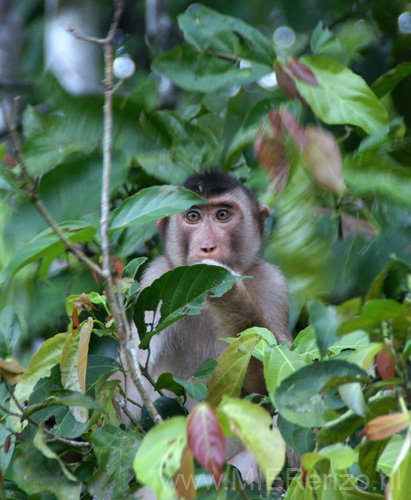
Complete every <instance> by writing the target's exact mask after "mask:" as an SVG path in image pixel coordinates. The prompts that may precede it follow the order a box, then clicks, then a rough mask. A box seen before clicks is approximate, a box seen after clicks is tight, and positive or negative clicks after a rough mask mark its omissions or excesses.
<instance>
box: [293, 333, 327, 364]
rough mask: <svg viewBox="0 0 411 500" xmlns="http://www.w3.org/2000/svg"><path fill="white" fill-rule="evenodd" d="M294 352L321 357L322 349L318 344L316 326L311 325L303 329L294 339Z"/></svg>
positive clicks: (316, 357)
mask: <svg viewBox="0 0 411 500" xmlns="http://www.w3.org/2000/svg"><path fill="white" fill-rule="evenodd" d="M291 349H292V351H293V352H296V353H297V354H308V355H309V356H310V358H311V359H319V358H320V349H319V348H318V344H317V337H316V335H315V331H314V328H313V327H312V326H311V325H310V326H307V328H304V330H301V331H300V332H299V333H298V335H297V337H296V338H295V339H294V342H293V345H292V346H291Z"/></svg>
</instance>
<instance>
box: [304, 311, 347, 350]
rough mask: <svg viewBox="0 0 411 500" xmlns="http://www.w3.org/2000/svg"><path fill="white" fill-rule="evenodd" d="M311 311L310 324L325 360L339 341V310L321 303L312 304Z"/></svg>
mask: <svg viewBox="0 0 411 500" xmlns="http://www.w3.org/2000/svg"><path fill="white" fill-rule="evenodd" d="M308 309H309V311H310V323H311V325H312V327H313V328H314V331H315V334H316V337H317V344H318V347H319V348H320V354H321V357H322V358H323V357H324V356H325V355H326V354H327V351H328V349H329V348H330V347H331V346H332V345H333V344H335V342H337V340H338V335H337V329H338V326H339V324H340V322H339V320H338V316H337V310H336V308H335V307H333V306H328V307H326V306H324V304H322V303H321V302H311V303H310V304H309V306H308Z"/></svg>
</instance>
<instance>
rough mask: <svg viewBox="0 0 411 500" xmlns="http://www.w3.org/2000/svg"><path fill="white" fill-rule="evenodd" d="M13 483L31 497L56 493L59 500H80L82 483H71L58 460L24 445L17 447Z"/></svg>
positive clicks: (28, 445) (12, 471)
mask: <svg viewBox="0 0 411 500" xmlns="http://www.w3.org/2000/svg"><path fill="white" fill-rule="evenodd" d="M11 474H12V478H13V481H15V483H16V484H17V485H18V486H19V487H20V488H21V489H22V490H24V491H25V492H26V493H28V494H29V495H34V494H36V493H40V494H44V493H46V492H49V493H54V495H55V496H56V498H57V500H79V498H80V493H81V482H79V481H76V482H74V481H70V480H69V479H67V477H66V476H65V474H64V472H63V471H62V469H61V467H60V465H59V463H58V462H57V460H53V459H51V458H47V457H45V456H44V455H43V454H42V453H40V451H38V450H37V449H36V448H34V447H33V444H32V443H29V442H28V443H24V444H22V445H20V446H18V447H17V449H16V452H15V456H14V460H13V462H12V464H11Z"/></svg>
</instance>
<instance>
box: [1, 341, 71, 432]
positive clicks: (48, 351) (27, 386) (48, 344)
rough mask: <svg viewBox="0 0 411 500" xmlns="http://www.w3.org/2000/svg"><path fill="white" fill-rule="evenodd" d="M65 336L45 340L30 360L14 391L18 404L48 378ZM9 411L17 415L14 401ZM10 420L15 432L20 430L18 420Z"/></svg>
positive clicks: (56, 360)
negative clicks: (41, 380)
mask: <svg viewBox="0 0 411 500" xmlns="http://www.w3.org/2000/svg"><path fill="white" fill-rule="evenodd" d="M67 336H68V333H58V334H57V335H55V336H54V337H52V338H51V339H48V340H46V341H45V342H43V344H42V345H41V347H40V349H39V350H38V351H37V352H36V353H35V354H34V356H33V357H32V358H31V361H30V363H29V366H28V367H27V370H26V371H25V372H24V373H23V375H22V376H21V378H20V380H19V382H18V383H17V385H16V388H15V391H14V396H15V399H16V401H18V403H19V404H23V403H24V402H25V401H27V400H28V399H29V397H30V394H31V392H32V390H33V388H34V386H35V385H36V384H37V382H38V381H39V380H40V379H41V378H43V377H48V376H49V375H50V372H51V369H52V367H53V366H54V365H56V364H57V363H59V362H60V357H61V352H62V350H63V346H64V343H65V341H66V338H67ZM10 410H11V411H12V412H14V413H19V409H18V408H17V405H16V402H15V401H14V399H13V401H12V402H11V405H10ZM11 420H12V423H13V428H14V429H15V430H16V431H17V430H18V429H21V424H20V421H19V419H17V418H16V417H11Z"/></svg>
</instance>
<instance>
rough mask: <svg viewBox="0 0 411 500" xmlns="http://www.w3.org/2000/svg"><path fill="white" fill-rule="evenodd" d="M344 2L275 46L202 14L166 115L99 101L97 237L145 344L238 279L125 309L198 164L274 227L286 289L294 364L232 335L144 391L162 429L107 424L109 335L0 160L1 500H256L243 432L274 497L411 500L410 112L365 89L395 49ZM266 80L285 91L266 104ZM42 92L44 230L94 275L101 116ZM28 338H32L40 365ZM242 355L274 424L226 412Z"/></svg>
mask: <svg viewBox="0 0 411 500" xmlns="http://www.w3.org/2000/svg"><path fill="white" fill-rule="evenodd" d="M234 3H235V2H234ZM296 3H298V4H299V5H300V4H301V2H296ZM321 3H322V2H318V4H319V5H321ZM378 3H379V4H380V3H381V4H383V5H386V6H389V7H390V8H391V7H392V5H391V4H392V2H390V3H385V2H378ZM339 4H340V2H332V8H331V7H329V8H328V7H327V9H328V11H329V14H327V16H332V20H331V21H330V20H328V21H329V25H330V26H332V28H330V29H328V28H326V27H325V26H324V24H323V23H322V22H319V23H318V24H317V25H316V26H315V25H314V24H312V25H311V26H308V27H307V26H305V27H303V25H304V22H303V21H301V20H298V19H297V18H296V19H295V23H296V25H297V24H300V25H301V32H300V33H297V36H296V39H295V42H294V43H292V44H291V45H289V46H281V44H279V43H278V39H277V38H276V33H274V37H272V35H273V34H272V33H268V34H264V32H263V30H260V29H257V28H256V27H253V26H251V24H248V23H246V22H245V21H242V20H240V19H239V18H237V17H232V16H230V15H227V14H223V13H221V12H217V11H215V10H213V9H211V8H209V7H205V6H201V5H193V6H191V7H190V8H189V9H187V10H186V11H185V12H184V13H182V14H180V15H179V16H178V24H179V27H180V29H181V30H182V33H183V35H184V40H185V41H184V43H182V44H181V45H180V46H177V47H175V48H173V49H171V50H170V51H169V52H168V53H166V54H161V55H159V56H158V57H156V58H155V59H154V61H153V62H152V70H153V72H154V73H155V74H157V76H158V75H159V74H161V75H162V77H166V78H168V79H169V80H170V81H171V82H173V84H174V85H176V86H177V87H178V88H179V89H181V92H180V94H179V99H178V102H177V104H176V106H175V109H173V110H164V109H161V107H160V104H159V100H158V93H161V92H160V91H158V90H157V87H156V84H155V82H154V80H153V79H150V78H148V77H147V78H145V77H144V78H142V77H141V76H140V80H139V79H138V78H137V77H136V78H135V79H134V80H131V82H132V83H130V84H129V86H128V87H127V86H126V87H124V89H123V90H122V92H123V93H121V92H120V93H118V94H117V95H116V96H115V97H114V102H113V112H114V122H115V127H114V130H113V139H114V146H113V170H112V178H113V182H112V186H111V204H112V212H111V218H110V236H111V245H112V249H113V251H114V254H115V255H116V256H117V259H116V260H114V264H115V267H116V270H117V273H118V278H119V280H118V293H120V294H122V295H123V297H124V302H125V304H126V307H127V313H128V314H129V317H130V318H131V317H133V318H134V321H135V323H136V325H137V326H138V330H139V333H140V338H141V341H142V343H141V347H142V348H147V347H148V346H149V342H150V339H151V338H152V337H153V336H154V335H161V332H162V330H164V328H166V327H167V326H168V325H170V324H171V323H172V322H174V321H177V320H179V319H180V318H182V317H184V316H186V315H188V314H198V313H199V312H200V310H201V307H202V303H203V301H204V299H205V298H206V296H207V294H208V293H209V292H210V291H211V292H212V293H214V294H216V295H217V296H220V295H222V294H223V293H225V292H226V291H227V290H228V289H229V288H230V287H231V286H232V285H233V284H234V283H235V281H236V280H238V279H242V277H238V276H232V275H231V274H230V273H229V272H228V271H226V270H225V269H223V268H220V267H215V266H205V265H196V266H192V267H187V266H185V267H182V268H177V269H175V270H173V271H171V272H169V273H167V274H166V275H164V276H162V277H161V278H159V279H158V280H156V281H155V282H154V283H153V284H152V285H151V286H150V287H148V288H146V289H145V290H144V291H142V292H141V293H139V284H138V280H139V276H140V274H139V273H140V271H141V270H140V266H141V265H142V264H143V262H144V260H145V257H146V256H149V257H153V256H155V255H156V252H157V250H156V249H155V247H156V243H158V240H157V237H156V236H155V230H154V228H153V221H154V220H156V219H159V218H162V217H165V216H168V215H170V214H174V213H178V212H180V211H182V210H186V209H187V207H190V206H191V205H192V204H193V203H194V202H195V201H196V200H197V199H198V197H196V196H195V195H193V193H191V192H188V191H186V190H184V189H182V188H180V187H176V185H177V184H179V183H180V182H181V181H183V180H184V179H185V177H186V176H187V175H189V174H190V173H193V172H197V171H200V170H201V169H204V168H206V167H210V166H212V165H215V164H220V165H222V168H223V169H224V170H225V171H227V172H230V173H231V174H232V175H234V176H236V177H238V178H240V179H241V180H243V181H245V182H246V184H247V185H249V186H250V187H251V188H253V189H254V190H255V191H257V192H258V194H259V195H260V198H261V199H262V200H263V201H265V202H266V203H268V204H269V205H270V207H271V208H274V209H275V211H276V218H275V219H274V218H273V217H270V218H269V220H268V224H267V226H268V228H267V245H266V257H267V259H268V260H272V261H275V262H277V263H279V265H280V266H281V268H282V269H283V270H284V272H285V273H286V274H287V278H288V281H289V286H290V293H291V311H290V318H291V323H292V327H293V329H294V333H295V340H294V342H293V344H292V345H291V346H286V345H285V344H279V345H277V344H276V342H275V339H274V337H273V336H272V335H271V334H270V333H269V332H267V331H265V330H263V329H259V328H253V329H250V330H248V331H246V332H244V333H243V334H242V335H240V336H239V337H238V338H237V339H232V343H231V344H230V345H228V346H227V349H226V350H225V351H224V352H223V353H222V354H221V356H220V357H219V359H218V366H219V370H215V367H216V363H215V362H213V361H212V360H207V362H206V363H205V364H204V365H202V366H201V367H199V370H198V371H197V372H196V373H195V374H194V375H193V377H191V378H190V380H188V381H185V380H179V379H177V378H174V377H173V376H172V375H170V374H163V375H162V376H161V377H160V378H159V380H158V381H155V382H156V389H158V390H162V389H168V390H169V391H171V392H173V393H174V394H176V396H178V400H177V401H178V403H175V404H174V403H173V404H171V405H167V407H168V414H166V416H167V417H169V418H168V419H167V420H166V421H165V422H163V423H162V424H160V425H157V426H154V427H151V423H150V425H146V424H145V423H144V422H143V428H141V427H140V425H138V426H137V427H126V426H124V425H123V424H121V423H120V421H119V417H118V414H117V412H116V401H115V394H116V391H120V392H121V391H122V389H121V388H120V383H119V381H118V380H117V378H116V376H115V375H114V374H115V373H117V372H118V371H119V370H121V366H120V364H119V363H118V362H117V361H116V349H115V347H116V345H117V342H118V334H117V331H116V326H115V324H114V323H113V320H112V316H111V311H110V308H109V306H108V303H107V298H106V296H105V294H104V292H103V289H102V286H101V284H100V283H99V282H97V283H96V281H94V280H93V278H92V275H91V273H90V272H89V271H88V270H87V269H86V268H85V266H84V265H83V264H80V263H79V262H77V261H76V260H75V259H74V258H73V257H72V256H69V255H67V254H66V253H65V250H64V246H63V245H62V244H61V243H60V242H59V240H58V239H57V238H56V237H55V236H54V234H53V232H52V230H51V229H50V228H48V227H47V226H46V223H45V222H44V221H43V220H42V219H41V218H40V216H39V215H38V214H37V213H36V212H35V209H34V208H33V207H32V205H31V203H30V200H29V199H28V197H27V193H26V191H25V186H24V182H22V179H21V176H20V173H21V171H20V167H19V165H17V166H15V165H14V162H13V160H12V159H11V158H10V156H8V155H6V154H5V149H4V148H3V149H2V150H1V151H2V156H3V167H4V169H3V171H2V174H1V177H0V189H1V191H2V193H4V195H5V196H4V199H5V201H7V202H8V203H9V205H10V207H11V208H6V205H3V206H2V211H3V212H4V215H5V216H7V224H6V226H5V227H4V228H3V234H2V237H3V240H4V242H3V243H2V246H3V247H5V248H6V246H5V242H8V245H9V247H8V250H7V257H8V258H7V259H6V258H3V259H2V261H1V264H2V265H3V267H2V270H1V273H0V283H1V286H2V289H1V296H0V305H1V306H2V310H1V312H0V355H1V357H2V360H0V371H1V380H2V383H1V385H0V413H1V416H2V421H1V424H2V425H1V427H0V443H1V453H0V469H1V474H2V481H1V484H0V491H1V496H2V497H4V498H16V499H17V498H19V499H25V498H33V499H34V498H41V499H51V498H58V499H59V498H62V499H63V498H64V499H66V498H68V499H73V500H74V499H78V498H84V499H87V498H99V499H104V498H110V499H116V498H118V499H120V498H121V499H126V498H133V497H134V495H135V494H136V490H137V488H138V487H139V486H141V485H147V486H149V487H150V488H151V489H153V490H154V491H155V492H156V494H157V495H158V497H159V498H161V499H167V500H168V499H172V498H176V497H177V495H178V497H179V498H194V497H195V495H196V494H197V495H198V497H199V498H215V487H216V486H217V487H220V491H219V498H237V497H239V495H240V494H241V495H242V498H244V496H246V497H247V498H253V496H255V495H256V493H255V491H256V490H255V488H254V489H252V486H247V487H246V486H245V485H244V483H243V482H242V481H238V479H239V477H238V474H237V471H235V470H233V468H232V467H230V466H229V465H227V464H225V463H224V457H225V449H226V438H228V437H230V438H233V436H235V438H236V439H237V440H240V441H241V442H242V443H244V445H245V446H246V447H247V448H248V449H249V450H250V451H251V453H252V454H253V455H254V457H255V459H256V461H257V463H258V466H259V467H260V468H261V471H262V476H263V477H264V478H265V482H266V488H265V489H264V491H265V493H264V494H265V495H266V496H267V497H268V496H269V495H270V487H271V482H272V480H273V479H274V477H275V476H277V475H278V476H280V477H282V479H283V481H284V484H285V486H286V488H287V493H286V496H285V498H286V499H297V500H309V499H312V498H316V499H321V500H328V499H331V498H333V499H334V498H337V494H338V498H339V499H344V500H345V499H347V500H352V499H354V498H355V499H364V500H379V499H381V500H382V499H383V498H384V491H385V493H386V498H390V499H392V500H403V499H406V498H408V495H409V493H408V492H409V489H410V487H411V484H410V483H411V479H410V478H411V474H410V468H411V425H410V418H411V417H410V411H411V381H410V378H409V377H410V375H409V372H410V370H409V366H410V362H411V359H410V356H411V259H410V254H409V248H410V246H409V244H410V238H409V237H410V224H411V217H410V209H411V197H410V196H409V193H411V175H410V172H411V170H410V163H409V158H410V140H409V138H410V130H409V129H408V127H407V124H409V120H410V116H407V115H406V113H405V112H404V114H405V118H404V117H403V116H401V110H399V109H398V108H397V106H396V103H397V102H398V101H397V99H396V97H395V93H396V91H397V90H398V88H399V87H398V86H401V83H403V82H404V81H406V79H407V78H409V75H410V74H411V66H410V64H409V63H402V64H398V65H397V66H396V67H390V68H386V69H387V70H388V69H389V71H386V72H384V71H380V72H379V74H378V75H373V78H372V79H370V77H369V75H368V74H366V72H365V71H363V72H362V71H361V70H362V69H364V67H363V66H362V65H361V62H362V61H363V60H364V59H365V58H366V57H367V51H368V50H369V51H371V47H372V46H373V44H374V46H376V47H378V46H380V45H378V44H380V43H381V39H383V38H384V37H388V36H390V37H391V39H392V40H395V41H396V42H398V39H397V38H396V37H395V35H393V32H392V29H391V27H388V28H387V27H386V26H387V25H386V24H385V23H388V24H389V21H390V20H389V19H388V20H387V19H381V17H380V15H379V12H378V11H377V10H378V9H377V10H376V7H375V6H369V5H368V3H367V2H365V5H363V7H362V8H365V9H366V12H367V18H366V19H362V20H357V19H356V18H355V16H356V14H355V10H354V9H353V10H348V11H345V12H343V11H342V9H343V7H341V6H340V5H339ZM327 6H328V3H327ZM386 8H388V7H386ZM393 9H394V7H393ZM395 9H396V12H397V11H398V15H399V14H400V13H401V12H402V10H401V9H403V10H405V4H403V3H402V2H397V3H396V5H395ZM382 10H383V9H382ZM283 13H284V14H285V13H287V6H285V5H284V6H283ZM310 16H311V14H310ZM310 16H308V18H309V19H311V21H312V17H310ZM390 26H391V25H390ZM303 30H305V31H304V32H303ZM294 36H295V33H294ZM403 36H404V37H405V38H407V37H408V39H407V40H408V41H409V36H410V35H403ZM362 58H364V59H362ZM273 68H274V70H275V75H276V79H277V85H275V86H273V87H268V86H267V85H266V81H267V80H264V77H267V76H268V75H270V76H271V77H272V75H271V73H272V72H273ZM360 73H364V74H360ZM370 82H372V85H369V83H370ZM36 83H37V84H38V88H37V89H36V90H35V93H34V95H33V96H32V100H33V102H32V103H31V105H28V106H27V107H26V109H25V111H24V113H23V119H22V124H23V156H24V159H25V162H26V163H27V167H28V170H29V173H30V175H31V176H32V177H33V178H36V180H37V187H38V192H39V195H40V197H41V198H42V199H43V201H44V203H45V204H46V206H47V207H48V208H49V210H50V212H51V214H52V215H53V217H54V219H55V220H56V221H57V223H58V224H59V227H60V228H61V229H62V230H63V231H64V233H65V234H66V235H67V237H68V238H69V239H70V241H71V242H72V243H75V244H76V245H81V247H82V248H83V249H84V250H85V251H86V253H87V255H90V256H91V257H92V258H93V259H94V260H95V261H96V262H98V259H99V256H100V244H101V241H100V231H99V228H98V223H97V222H96V221H97V218H98V211H99V197H100V194H99V193H100V186H101V154H102V145H101V134H102V110H101V108H102V99H101V97H99V96H88V97H87V98H85V97H73V96H69V95H67V94H66V93H65V92H64V91H63V90H62V89H61V88H59V87H58V85H57V83H56V82H55V81H54V80H53V79H52V77H51V76H50V75H48V76H46V77H45V78H44V79H42V80H40V78H39V80H38V82H36ZM43 102H45V103H46V104H47V107H46V109H47V112H46V113H43V111H39V107H37V104H39V103H43ZM34 104H35V105H36V106H34ZM40 109H44V108H40ZM253 147H254V151H255V157H256V158H257V160H256V159H255V158H254V157H253V155H252V149H253ZM257 162H258V163H257ZM260 167H262V168H260ZM163 183H167V185H166V186H163V187H160V188H159V187H158V185H162V184H163ZM136 192H137V194H134V193H136ZM9 242H10V243H9ZM11 242H13V243H11ZM126 262H129V264H128V265H127V266H126V267H124V268H123V264H125V263H126ZM188 284H190V286H188ZM331 304H332V305H331ZM36 334H39V335H41V336H42V337H46V338H47V340H45V341H44V342H43V343H42V344H41V347H40V348H39V349H38V350H37V352H35V353H34V354H33V352H30V350H29V349H27V344H28V343H29V342H28V338H29V336H30V335H31V336H33V337H34V336H35V335H36ZM189 354H190V353H187V355H188V356H189ZM252 355H254V356H255V357H257V358H258V359H260V360H261V361H262V362H263V364H264V376H265V379H266V385H267V389H268V398H266V399H265V400H264V403H265V405H264V406H265V407H262V406H259V405H257V404H255V403H252V402H250V401H247V400H240V399H238V396H239V395H240V388H241V385H242V380H243V377H244V375H245V372H246V369H247V366H248V363H249V361H250V358H251V356H252ZM214 370H215V371H214ZM206 381H208V382H207V387H206V386H205V385H204V383H205V382H206ZM187 394H188V395H189V396H191V397H193V398H194V399H196V400H197V401H199V402H200V404H199V405H198V406H197V407H196V408H195V410H194V411H193V412H192V413H191V415H190V416H186V415H185V411H184V409H182V407H181V403H184V401H185V398H186V395H187ZM162 403H164V400H163V401H162ZM176 406H177V407H176ZM270 412H271V413H277V414H278V415H279V417H278V429H277V428H271V423H272V418H271V415H270ZM166 413H167V412H166ZM147 429H149V430H148V431H147ZM285 443H287V445H289V446H290V447H292V448H293V449H294V450H296V451H298V452H299V453H301V454H302V458H301V468H298V469H297V470H294V472H295V477H291V476H290V475H289V468H287V467H284V464H286V462H285ZM286 465H287V464H286ZM194 478H195V482H193V479H194ZM243 479H245V478H243ZM258 488H259V490H258V491H262V490H261V485H258ZM239 490H243V491H241V492H240V493H239ZM213 492H214V493H213ZM280 493H281V492H278V491H277V492H276V491H275V489H274V490H273V491H271V498H277V495H279V494H280ZM209 495H214V496H209Z"/></svg>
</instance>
